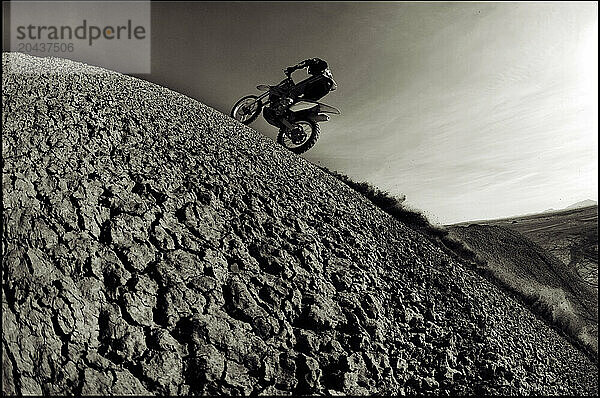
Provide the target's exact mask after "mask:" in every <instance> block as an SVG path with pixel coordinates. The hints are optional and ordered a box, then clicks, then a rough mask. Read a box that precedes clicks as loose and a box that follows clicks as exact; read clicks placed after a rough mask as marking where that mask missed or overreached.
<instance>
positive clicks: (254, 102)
mask: <svg viewBox="0 0 600 398" xmlns="http://www.w3.org/2000/svg"><path fill="white" fill-rule="evenodd" d="M284 72H285V74H286V76H287V77H286V78H285V79H284V80H282V81H281V83H279V84H278V85H276V86H269V85H266V84H260V85H258V86H256V88H257V89H258V90H261V91H264V92H265V93H264V94H262V95H260V96H256V95H247V96H245V97H242V98H241V99H240V100H239V101H238V102H236V103H235V105H234V106H233V108H232V109H231V117H233V118H234V119H236V120H238V121H239V122H242V123H243V124H246V125H248V124H250V123H252V122H253V121H255V120H256V119H257V118H258V116H259V115H260V113H261V111H262V112H263V117H264V118H265V120H266V121H267V122H268V123H269V124H271V125H273V126H275V127H278V128H279V134H278V135H277V143H278V144H281V145H283V146H284V147H286V148H287V149H289V150H290V151H292V152H294V153H298V154H300V153H304V152H306V151H308V150H309V149H310V148H312V147H313V145H315V143H316V142H317V139H318V138H319V134H320V128H319V122H326V121H328V120H329V116H328V115H326V113H331V114H336V115H339V114H340V111H339V109H337V108H334V107H333V106H329V105H326V104H323V103H321V102H317V101H313V100H310V99H304V98H303V89H304V88H305V87H306V86H307V85H308V84H311V83H313V82H314V79H319V78H321V79H322V78H323V76H325V77H326V78H327V79H328V80H327V81H331V84H330V88H331V90H335V88H336V84H335V81H334V80H333V77H332V76H331V72H329V70H326V71H325V73H324V74H323V76H321V75H319V76H313V77H310V78H308V79H306V80H305V81H303V82H300V83H298V84H296V83H294V81H293V80H292V77H291V74H290V73H288V72H287V71H286V70H284Z"/></svg>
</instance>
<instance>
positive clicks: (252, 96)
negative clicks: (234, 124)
mask: <svg viewBox="0 0 600 398" xmlns="http://www.w3.org/2000/svg"><path fill="white" fill-rule="evenodd" d="M250 98H252V99H255V100H258V106H257V107H256V110H255V111H254V112H253V113H252V115H251V116H250V117H249V118H248V119H247V120H243V121H242V120H240V119H238V118H237V117H236V115H235V114H236V110H237V108H238V107H239V106H240V105H241V104H242V103H243V102H244V101H246V100H248V99H250ZM262 108H263V104H262V102H261V101H260V100H259V99H258V97H257V96H256V95H246V96H245V97H242V98H240V99H239V100H238V102H236V103H235V105H233V108H231V113H230V116H231V117H232V118H234V119H235V120H237V121H238V122H240V123H243V124H245V125H249V124H250V123H252V122H253V121H255V120H256V118H257V117H258V115H260V112H261V111H262Z"/></svg>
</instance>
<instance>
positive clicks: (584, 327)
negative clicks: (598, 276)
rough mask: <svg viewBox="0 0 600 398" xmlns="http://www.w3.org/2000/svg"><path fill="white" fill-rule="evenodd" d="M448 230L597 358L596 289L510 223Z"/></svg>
mask: <svg viewBox="0 0 600 398" xmlns="http://www.w3.org/2000/svg"><path fill="white" fill-rule="evenodd" d="M450 230H451V234H452V235H454V236H456V237H457V238H459V239H460V240H462V241H463V242H465V243H466V244H467V245H468V247H469V248H471V249H472V250H473V251H474V252H475V253H477V255H479V256H480V257H481V258H483V259H484V260H485V261H486V263H487V265H486V267H485V268H486V269H487V270H488V271H489V272H490V273H491V274H492V275H494V276H495V277H496V278H498V279H499V280H500V281H501V282H502V283H503V284H504V285H506V286H509V287H510V288H511V289H512V290H514V291H516V292H518V293H519V294H520V295H521V296H522V297H524V298H525V299H526V300H527V301H532V303H533V304H534V305H535V306H537V307H538V311H540V312H541V313H543V314H544V315H545V316H546V317H547V318H548V320H549V321H550V322H552V323H554V324H556V325H559V326H560V327H561V328H562V329H564V330H565V332H566V333H568V334H569V335H571V337H573V338H574V339H576V340H578V341H579V342H580V343H581V344H583V345H584V346H586V347H587V348H588V349H590V350H591V351H590V352H591V353H592V354H593V355H596V356H597V354H598V291H597V289H596V288H594V287H592V286H590V285H589V284H588V283H587V282H586V281H585V280H584V279H583V278H582V277H581V276H580V275H579V274H578V273H577V272H576V270H575V269H573V268H571V267H569V266H567V265H565V264H564V263H562V262H561V261H560V260H559V259H558V258H556V257H555V256H553V255H552V254H551V253H550V252H549V251H547V250H546V249H544V248H542V247H541V246H540V245H538V244H536V243H535V242H533V241H531V240H529V239H528V238H527V237H525V236H524V235H522V234H520V233H519V232H516V231H514V230H511V229H509V228H508V227H503V226H496V225H478V224H472V225H469V226H468V227H466V226H453V227H450Z"/></svg>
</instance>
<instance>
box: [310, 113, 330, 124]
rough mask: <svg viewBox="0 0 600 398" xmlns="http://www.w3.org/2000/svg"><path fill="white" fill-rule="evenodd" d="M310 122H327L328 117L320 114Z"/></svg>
mask: <svg viewBox="0 0 600 398" xmlns="http://www.w3.org/2000/svg"><path fill="white" fill-rule="evenodd" d="M312 120H314V121H315V122H326V121H328V120H329V116H328V115H326V114H324V113H320V114H318V115H317V116H315V117H313V118H312Z"/></svg>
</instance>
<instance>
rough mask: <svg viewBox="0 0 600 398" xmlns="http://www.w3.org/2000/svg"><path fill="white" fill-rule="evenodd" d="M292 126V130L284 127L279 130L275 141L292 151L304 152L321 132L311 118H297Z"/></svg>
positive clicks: (311, 145) (313, 143)
mask: <svg viewBox="0 0 600 398" xmlns="http://www.w3.org/2000/svg"><path fill="white" fill-rule="evenodd" d="M293 126H294V128H293V129H292V130H290V129H288V128H286V127H284V128H281V129H280V130H279V135H278V136H277V143H278V144H280V145H283V146H284V147H286V148H287V149H289V150H290V151H292V152H294V153H297V154H300V153H304V152H306V151H308V150H309V149H310V148H312V147H313V145H315V143H316V142H317V139H319V134H320V133H321V130H320V129H319V124H318V123H316V122H313V121H312V120H298V121H297V122H295V123H294V124H293Z"/></svg>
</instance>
